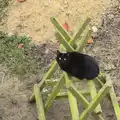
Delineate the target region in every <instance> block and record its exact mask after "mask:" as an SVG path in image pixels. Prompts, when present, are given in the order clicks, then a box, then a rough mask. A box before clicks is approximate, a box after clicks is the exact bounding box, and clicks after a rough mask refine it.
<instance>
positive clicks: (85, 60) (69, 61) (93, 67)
mask: <svg viewBox="0 0 120 120" xmlns="http://www.w3.org/2000/svg"><path fill="white" fill-rule="evenodd" d="M56 60H57V63H58V64H59V66H60V68H61V69H62V70H63V71H65V72H67V73H68V74H69V75H71V76H74V77H76V78H79V79H81V80H82V79H87V80H92V79H94V78H95V77H97V76H98V74H99V66H98V64H97V62H96V61H95V59H94V58H93V57H91V56H89V55H86V54H82V53H78V52H66V53H61V52H60V51H58V50H57V57H56Z"/></svg>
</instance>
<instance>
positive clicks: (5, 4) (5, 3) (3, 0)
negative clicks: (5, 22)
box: [0, 0, 10, 21]
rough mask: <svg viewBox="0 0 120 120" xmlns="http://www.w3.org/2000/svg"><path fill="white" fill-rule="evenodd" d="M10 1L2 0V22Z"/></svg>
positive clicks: (0, 4) (0, 9)
mask: <svg viewBox="0 0 120 120" xmlns="http://www.w3.org/2000/svg"><path fill="white" fill-rule="evenodd" d="M9 1H10V0H0V21H1V20H2V18H3V17H4V16H5V14H6V12H5V8H6V7H7V6H8V5H9Z"/></svg>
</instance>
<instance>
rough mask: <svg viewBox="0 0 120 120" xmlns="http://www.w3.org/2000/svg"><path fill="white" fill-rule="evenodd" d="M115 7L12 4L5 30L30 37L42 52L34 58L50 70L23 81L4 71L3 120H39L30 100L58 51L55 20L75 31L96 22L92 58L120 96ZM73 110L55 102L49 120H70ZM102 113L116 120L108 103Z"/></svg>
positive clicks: (118, 10) (119, 19)
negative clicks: (88, 20) (78, 26)
mask: <svg viewBox="0 0 120 120" xmlns="http://www.w3.org/2000/svg"><path fill="white" fill-rule="evenodd" d="M113 2H114V1H112V3H113ZM110 3H111V1H110V0H99V1H93V0H82V1H78V0H75V1H70V0H62V1H53V0H46V1H44V2H43V1H42V2H41V1H35V0H29V1H28V0H27V1H26V2H23V3H18V2H16V1H12V2H11V4H10V5H9V7H8V13H7V15H8V17H6V18H5V19H4V25H3V26H0V28H1V29H4V30H5V31H6V32H10V33H15V34H18V35H23V34H25V35H28V36H31V37H32V38H33V41H34V42H35V43H39V46H40V47H39V50H38V52H33V53H32V54H35V55H36V56H40V57H41V56H43V59H42V62H43V64H44V66H45V67H44V70H43V69H42V70H41V71H40V74H39V75H37V76H36V75H31V77H29V78H27V77H25V78H23V77H21V78H22V79H21V78H20V77H18V76H14V75H10V74H9V72H8V70H7V68H5V67H3V66H0V83H1V84H0V85H1V86H0V120H37V111H36V105H35V104H29V103H28V99H29V97H30V95H31V93H32V87H33V85H34V84H35V83H37V82H39V81H40V78H42V76H43V74H44V72H45V71H46V69H47V68H48V66H47V65H49V63H50V62H51V61H52V60H53V59H54V52H55V51H56V49H57V48H58V44H57V43H56V38H55V36H54V32H55V29H54V28H53V26H52V24H51V22H50V20H49V18H50V17H51V16H56V17H57V19H58V20H59V21H60V23H64V22H65V21H67V23H68V24H69V25H70V26H71V28H72V29H74V28H75V26H76V23H79V21H80V20H81V19H83V18H84V16H85V15H88V16H89V17H91V18H92V24H96V25H98V24H99V29H98V33H97V34H94V35H93V38H94V45H93V46H92V47H91V48H89V52H88V54H91V55H92V56H94V57H95V58H96V59H97V60H98V61H99V63H100V67H101V70H102V71H105V72H107V73H108V74H110V75H111V77H112V79H113V83H114V86H115V90H116V95H119V96H120V83H119V79H120V61H119V58H120V54H119V52H120V41H119V37H120V29H119V28H120V7H119V5H113V4H112V5H110ZM108 5H110V6H109V7H108ZM106 8H108V9H107V10H106V11H105V9H106ZM102 13H104V14H103V15H102ZM73 27H74V28H73ZM48 41H49V42H48ZM68 105H69V104H68V102H67V101H57V102H55V103H54V104H53V105H52V107H51V109H50V110H49V111H48V113H47V120H70V119H71V115H70V111H69V106H68ZM102 108H103V113H104V116H105V120H116V118H115V113H114V111H113V108H112V106H111V102H110V101H109V100H108V99H106V100H104V101H103V102H102ZM90 119H92V120H93V118H89V120H90Z"/></svg>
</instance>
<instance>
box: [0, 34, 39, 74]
mask: <svg viewBox="0 0 120 120" xmlns="http://www.w3.org/2000/svg"><path fill="white" fill-rule="evenodd" d="M20 43H21V44H23V46H22V48H18V45H19V44H20ZM30 43H31V39H30V38H28V37H26V36H16V35H12V36H8V35H7V34H4V33H2V32H1V33H0V64H2V65H4V66H7V68H9V70H10V71H11V73H14V74H17V75H25V74H27V73H34V74H36V73H38V72H39V68H40V64H41V63H40V62H41V61H40V58H39V59H35V56H34V53H33V54H31V51H33V50H32V48H34V47H35V45H31V44H30ZM34 49H36V48H34Z"/></svg>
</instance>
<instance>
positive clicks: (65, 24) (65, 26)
mask: <svg viewBox="0 0 120 120" xmlns="http://www.w3.org/2000/svg"><path fill="white" fill-rule="evenodd" d="M62 26H63V27H64V28H65V30H66V31H69V26H68V24H67V23H66V22H65V23H64V24H63V25H62Z"/></svg>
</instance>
